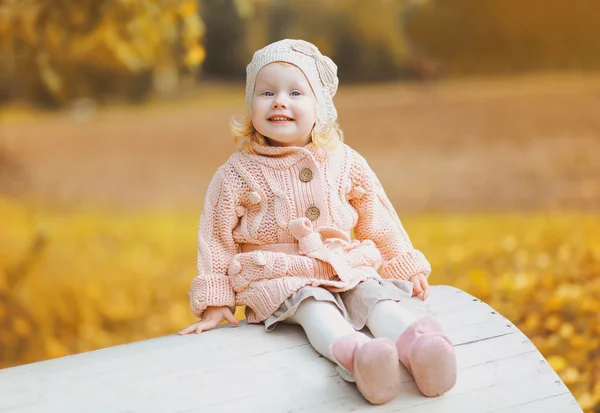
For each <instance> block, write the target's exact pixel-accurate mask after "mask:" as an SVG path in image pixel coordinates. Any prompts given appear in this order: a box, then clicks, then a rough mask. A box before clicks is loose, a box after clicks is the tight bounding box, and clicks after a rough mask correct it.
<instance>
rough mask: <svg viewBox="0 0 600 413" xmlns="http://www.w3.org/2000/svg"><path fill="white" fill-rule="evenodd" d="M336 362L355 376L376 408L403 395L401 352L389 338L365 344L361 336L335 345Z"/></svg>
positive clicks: (349, 337) (354, 335)
mask: <svg viewBox="0 0 600 413" xmlns="http://www.w3.org/2000/svg"><path fill="white" fill-rule="evenodd" d="M331 353H332V355H333V357H334V359H335V361H336V362H337V363H338V364H340V365H341V366H342V367H343V368H345V369H346V370H348V371H349V372H350V373H352V375H353V376H354V380H355V381H356V386H357V387H358V390H359V391H360V392H361V394H362V395H363V396H364V398H365V399H367V400H368V401H369V402H371V403H373V404H384V403H387V402H389V401H390V400H393V399H394V398H395V397H396V396H397V395H398V393H400V385H401V376H400V368H399V365H398V352H397V350H396V347H395V346H394V342H393V341H392V340H390V339H388V338H376V339H373V340H368V339H367V340H363V339H361V338H360V336H359V335H358V334H351V335H349V336H346V337H342V338H340V339H338V340H336V341H335V343H333V346H332V349H331Z"/></svg>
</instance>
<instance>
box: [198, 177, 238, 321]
mask: <svg viewBox="0 0 600 413" xmlns="http://www.w3.org/2000/svg"><path fill="white" fill-rule="evenodd" d="M235 205H236V200H235V192H234V191H233V189H232V187H231V184H230V183H229V181H228V180H227V177H226V175H225V172H224V170H223V169H219V170H218V171H217V172H216V173H215V175H214V176H213V178H212V180H211V182H210V185H209V187H208V190H207V192H206V197H205V201H204V209H203V210H202V214H201V216H200V225H199V229H198V275H197V277H196V278H194V280H193V281H192V285H191V288H190V304H191V307H192V311H193V313H194V314H195V315H196V316H197V317H202V314H203V313H204V310H206V308H207V307H217V306H227V307H229V308H230V309H231V310H232V311H235V293H234V291H233V288H232V287H231V284H230V282H229V276H228V275H227V270H228V268H229V263H230V262H231V259H232V258H233V256H234V255H235V254H236V253H237V251H238V245H237V244H236V242H235V241H234V239H233V229H234V228H235V226H236V225H237V222H238V218H237V215H236V213H235Z"/></svg>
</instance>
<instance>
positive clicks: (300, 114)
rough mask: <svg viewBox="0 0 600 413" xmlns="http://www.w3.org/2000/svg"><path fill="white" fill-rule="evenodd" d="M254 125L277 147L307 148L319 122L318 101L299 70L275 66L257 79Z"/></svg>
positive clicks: (253, 103) (266, 67)
mask: <svg viewBox="0 0 600 413" xmlns="http://www.w3.org/2000/svg"><path fill="white" fill-rule="evenodd" d="M251 113H252V123H253V124H254V127H255V128H256V130H257V131H258V132H259V133H260V134H261V135H263V136H264V137H266V138H268V140H269V143H270V144H271V145H273V146H304V145H306V144H307V143H308V142H309V140H310V133H311V131H312V129H313V126H314V125H315V122H316V121H317V100H316V98H315V95H314V94H313V92H312V89H311V87H310V85H309V83H308V80H306V77H305V76H304V74H303V73H302V71H301V70H300V69H298V68H297V67H296V66H293V65H288V64H281V63H271V64H268V65H267V66H265V67H263V68H262V69H261V71H260V72H258V76H257V77H256V86H255V87H254V95H253V96H252V111H251Z"/></svg>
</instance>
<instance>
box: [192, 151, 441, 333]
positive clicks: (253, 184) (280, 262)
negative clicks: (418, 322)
mask: <svg viewBox="0 0 600 413" xmlns="http://www.w3.org/2000/svg"><path fill="white" fill-rule="evenodd" d="M253 148H254V150H255V151H256V152H257V154H249V153H247V152H245V151H241V150H240V151H238V152H236V153H234V154H233V155H232V156H231V157H230V158H229V160H228V161H227V162H226V163H225V164H224V165H223V166H221V167H220V168H219V169H218V171H217V172H216V173H215V175H214V177H213V179H212V181H211V183H210V185H209V188H208V191H207V195H206V199H205V206H204V210H203V212H202V216H201V218H200V227H199V231H198V276H197V277H196V278H194V280H193V282H192V286H191V289H190V301H191V307H192V310H193V312H194V314H195V315H196V316H198V317H201V316H202V313H203V312H204V310H205V309H206V308H207V307H210V306H229V307H230V308H231V309H232V310H234V309H235V306H236V305H245V306H247V311H246V317H247V320H248V322H251V323H258V322H260V321H263V320H265V319H266V318H267V317H269V316H270V315H271V314H272V313H273V312H274V311H275V310H276V309H277V308H278V307H279V306H280V305H281V304H282V303H283V302H284V301H285V300H286V299H287V298H288V297H289V296H290V295H292V294H293V293H294V292H296V291H297V290H298V289H300V288H302V287H304V286H306V285H313V286H322V287H324V288H327V289H329V290H331V291H345V290H348V289H351V288H353V287H354V286H356V285H357V284H358V283H359V282H361V281H364V280H366V279H368V278H380V277H383V278H398V279H404V280H408V279H409V278H410V277H412V276H413V275H416V274H424V275H426V276H428V275H429V273H430V272H431V267H430V265H429V263H428V262H427V260H426V259H425V257H424V256H423V254H422V253H421V252H419V251H417V250H415V249H414V248H413V246H412V244H411V242H410V239H409V238H408V235H407V234H406V232H405V230H404V228H403V227H402V224H401V223H400V220H399V219H398V216H397V214H396V212H395V210H394V208H393V206H392V204H391V203H390V201H389V200H388V198H387V196H386V195H385V192H384V190H383V188H382V186H381V184H380V183H379V180H378V179H377V177H376V176H375V174H374V172H373V171H372V170H371V168H370V167H369V165H368V164H367V162H366V161H365V159H364V158H363V157H362V156H360V155H359V154H358V153H357V152H356V151H354V150H353V149H351V148H350V147H349V146H347V145H346V144H343V143H340V144H339V145H338V146H337V148H336V149H335V150H330V151H328V150H324V149H321V148H318V147H317V146H315V145H314V144H312V143H309V144H308V145H306V146H304V147H273V146H264V145H259V144H254V146H253ZM353 228H354V234H355V237H356V240H351V239H350V233H351V231H352V229H353ZM377 270H379V273H378V272H377Z"/></svg>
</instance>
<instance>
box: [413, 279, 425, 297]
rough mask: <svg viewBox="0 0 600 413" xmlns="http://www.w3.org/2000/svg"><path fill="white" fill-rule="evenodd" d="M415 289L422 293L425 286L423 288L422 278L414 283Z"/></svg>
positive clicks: (417, 292)
mask: <svg viewBox="0 0 600 413" xmlns="http://www.w3.org/2000/svg"><path fill="white" fill-rule="evenodd" d="M413 291H414V292H415V294H421V293H422V292H423V288H421V282H420V280H417V281H416V282H414V283H413Z"/></svg>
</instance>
